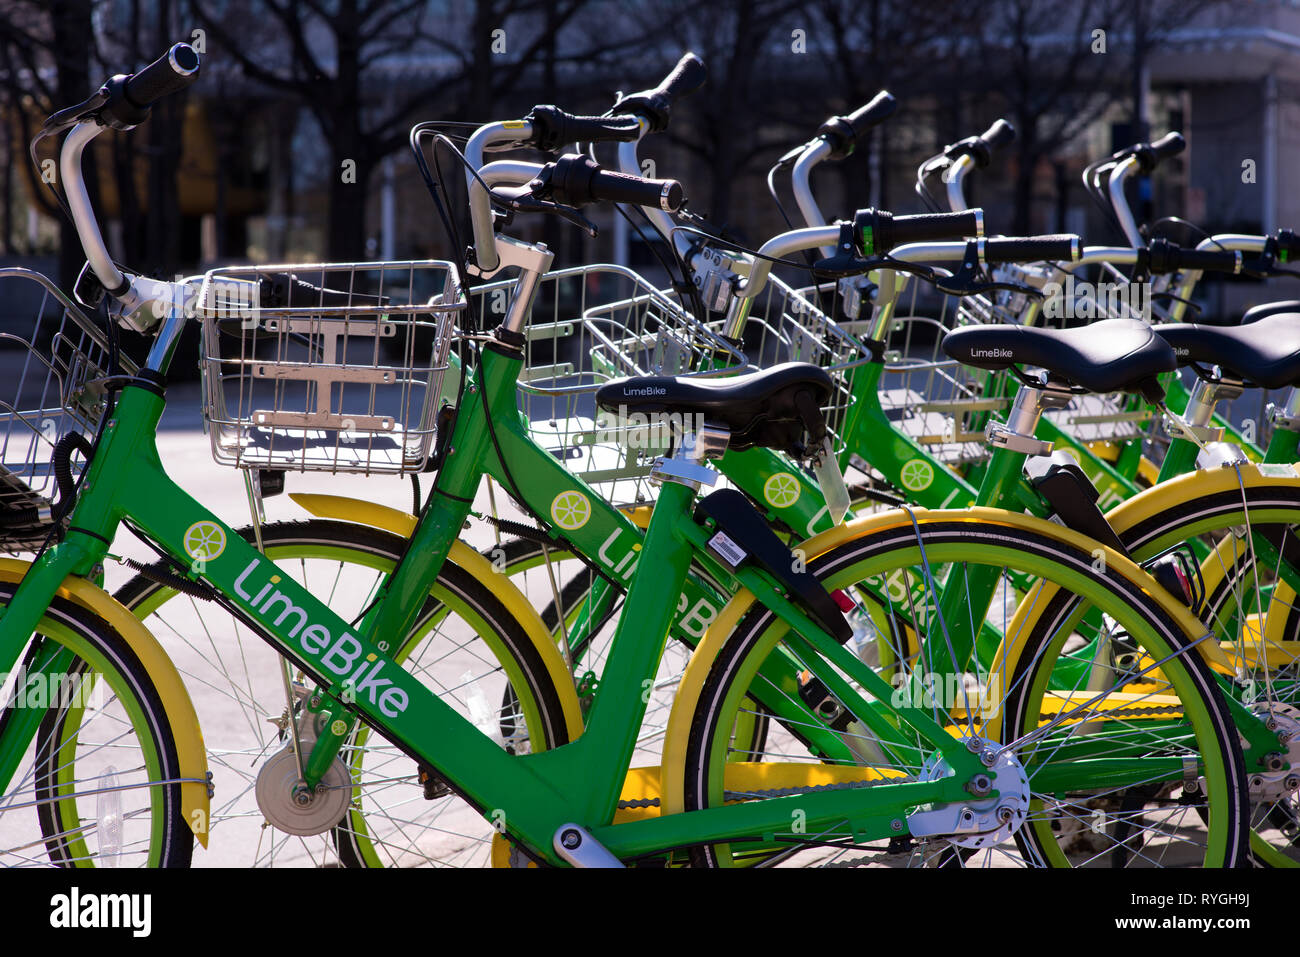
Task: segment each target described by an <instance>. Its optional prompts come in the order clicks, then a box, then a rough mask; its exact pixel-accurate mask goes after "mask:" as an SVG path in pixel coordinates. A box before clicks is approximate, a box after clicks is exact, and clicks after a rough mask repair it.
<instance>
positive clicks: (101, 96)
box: [45, 43, 200, 368]
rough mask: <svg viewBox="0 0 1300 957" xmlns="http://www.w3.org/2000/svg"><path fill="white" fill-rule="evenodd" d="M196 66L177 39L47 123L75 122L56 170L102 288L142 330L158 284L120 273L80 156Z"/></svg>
mask: <svg viewBox="0 0 1300 957" xmlns="http://www.w3.org/2000/svg"><path fill="white" fill-rule="evenodd" d="M199 65H200V59H199V55H198V53H197V52H195V50H194V48H193V47H191V46H190V45H189V44H186V43H177V44H175V45H174V46H172V48H171V49H170V50H168V51H167V52H166V53H165V54H163V55H162V56H160V57H159V58H158V59H157V60H155V61H154V62H153V63H150V64H149V65H148V66H146V67H145V68H144V69H142V70H140V71H139V72H137V73H135V74H133V75H130V76H122V75H118V76H114V77H111V78H110V79H109V80H108V81H107V82H106V83H105V84H104V85H103V86H102V87H101V88H100V90H99V91H98V92H97V93H96V94H95V96H93V97H91V99H90V100H88V101H86V103H85V104H83V107H85V109H84V110H83V109H82V108H81V107H74V108H72V109H71V110H62V111H60V112H59V113H56V114H55V115H54V116H52V117H50V119H49V120H47V121H46V124H45V132H47V133H48V132H52V131H57V129H58V128H59V127H60V126H63V125H72V124H75V125H73V127H72V131H71V132H70V133H69V134H68V135H67V137H66V138H65V139H64V141H63V146H62V147H61V149H60V151H59V173H60V175H61V176H62V178H63V190H64V194H65V196H66V198H67V203H68V210H69V212H70V213H71V215H72V221H73V224H74V225H75V226H76V229H77V237H78V238H79V239H80V240H81V245H82V248H83V250H84V251H85V253H86V261H87V263H89V265H90V268H91V270H92V271H93V272H94V274H95V276H96V278H98V280H99V282H100V283H101V284H102V285H103V287H104V289H105V290H106V291H107V292H109V293H111V294H112V295H113V296H115V297H116V298H117V299H118V300H120V301H121V303H122V305H123V308H124V310H126V314H127V315H128V317H129V318H130V321H131V324H132V325H134V326H136V328H140V329H142V330H143V328H146V327H148V326H152V324H153V321H152V320H154V319H156V318H157V317H143V318H141V316H142V315H143V314H142V312H141V310H142V308H143V306H144V305H145V303H146V301H147V300H148V298H149V296H150V295H155V294H156V287H157V285H158V284H157V283H153V282H149V283H148V287H149V288H148V290H145V289H144V286H143V284H142V285H141V286H140V288H137V286H136V285H135V284H134V283H133V277H129V276H126V275H124V274H123V273H122V271H121V270H120V269H118V268H117V266H116V265H114V263H113V258H112V256H110V255H109V252H108V247H107V246H106V245H105V243H104V237H103V235H102V234H101V233H100V230H99V223H98V221H97V220H96V218H95V210H94V207H92V206H91V203H90V195H89V194H88V193H87V191H86V183H85V179H84V177H83V175H82V170H81V157H82V154H83V152H84V151H85V148H86V146H87V145H88V144H89V143H90V142H91V141H92V140H93V139H94V138H95V137H96V136H98V135H99V134H100V133H101V132H103V131H104V129H105V128H106V127H113V128H115V129H123V130H125V129H130V128H132V127H134V126H137V125H139V124H140V123H142V122H144V121H145V120H146V119H148V117H149V108H150V107H151V106H152V105H153V104H154V103H156V102H158V101H159V100H160V99H162V98H163V97H165V96H168V95H170V94H172V93H175V92H177V91H179V90H182V89H184V88H185V87H187V86H189V84H191V83H192V82H194V80H195V79H196V78H197V76H198V72H199ZM151 368H152V367H151Z"/></svg>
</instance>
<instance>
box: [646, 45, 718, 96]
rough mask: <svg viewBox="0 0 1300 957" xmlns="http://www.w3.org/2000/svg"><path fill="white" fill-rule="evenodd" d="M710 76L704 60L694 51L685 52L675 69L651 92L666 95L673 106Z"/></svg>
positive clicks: (654, 94)
mask: <svg viewBox="0 0 1300 957" xmlns="http://www.w3.org/2000/svg"><path fill="white" fill-rule="evenodd" d="M708 78H709V71H708V70H707V69H706V68H705V66H704V61H703V60H701V59H700V58H699V57H697V56H696V55H695V54H694V53H684V54H682V58H681V59H680V60H678V61H677V65H676V66H675V67H673V71H672V72H671V73H669V74H668V75H667V76H666V77H664V81H663V82H662V83H660V84H659V85H658V86H657V87H655V88H654V89H653V90H650V91H649V92H650V94H651V95H652V96H662V97H664V98H665V99H666V100H667V101H668V105H669V106H671V105H672V104H673V103H675V102H677V101H678V100H680V99H681V98H682V97H684V96H689V95H690V94H692V93H694V92H695V91H696V90H698V89H699V88H700V87H702V86H703V85H704V81H705V80H707V79H708Z"/></svg>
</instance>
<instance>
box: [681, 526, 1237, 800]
mask: <svg viewBox="0 0 1300 957" xmlns="http://www.w3.org/2000/svg"><path fill="white" fill-rule="evenodd" d="M912 514H915V516H916V520H917V522H918V523H923V524H924V523H930V522H963V521H965V522H980V523H983V524H998V525H1003V526H1006V527H1016V528H1023V529H1025V530H1026V531H1029V532H1034V533H1037V534H1040V535H1047V536H1049V537H1052V538H1056V539H1057V540H1058V541H1062V542H1065V543H1068V544H1071V545H1074V546H1075V547H1077V548H1079V549H1082V550H1083V551H1084V552H1085V553H1093V552H1094V550H1095V549H1097V548H1099V547H1101V546H1099V545H1098V543H1097V542H1096V541H1094V540H1093V539H1091V538H1088V537H1087V536H1085V535H1082V534H1080V533H1079V532H1075V531H1072V530H1071V529H1068V528H1064V527H1062V526H1060V525H1057V524H1056V523H1054V522H1048V521H1046V520H1044V519H1039V518H1033V517H1031V516H1028V515H1020V514H1016V513H1012V512H1007V511H1003V510H1001V509H989V508H967V509H961V510H934V511H930V510H926V509H920V508H918V509H914V510H912ZM911 522H912V519H911V515H910V514H909V513H907V512H902V511H890V512H882V513H880V514H878V515H868V516H866V517H863V518H860V519H855V520H854V521H852V522H848V523H847V524H844V525H837V526H836V527H835V528H832V529H829V530H827V531H825V532H822V533H821V534H819V535H814V536H813V537H812V538H810V539H808V540H807V541H805V542H803V543H802V544H801V545H799V546H797V547H798V548H799V549H800V550H802V551H803V553H804V555H805V556H806V558H805V561H807V562H811V561H812V560H813V559H815V558H817V557H818V556H820V555H823V554H825V553H826V552H828V551H830V550H831V549H832V548H836V547H838V546H840V545H843V544H845V543H846V542H850V541H854V540H856V539H859V538H863V537H865V536H867V535H871V534H873V533H876V532H881V531H884V530H886V529H891V528H896V527H898V526H900V525H907V526H910V525H911ZM1102 551H1103V552H1104V555H1105V562H1106V569H1107V571H1108V572H1109V573H1111V574H1116V575H1120V576H1122V577H1124V578H1126V579H1127V580H1129V581H1130V582H1132V583H1134V584H1136V585H1138V587H1140V588H1141V589H1142V590H1143V591H1144V592H1146V593H1147V594H1148V595H1150V596H1151V597H1152V598H1153V599H1154V600H1155V601H1156V602H1157V603H1158V604H1159V605H1160V607H1161V609H1162V610H1163V611H1165V612H1166V613H1167V614H1168V615H1169V616H1170V617H1171V618H1172V619H1173V620H1174V621H1175V622H1176V623H1177V625H1178V626H1179V627H1180V628H1181V629H1182V630H1183V633H1184V634H1186V635H1188V636H1189V637H1192V638H1196V637H1200V636H1201V635H1203V634H1204V633H1205V627H1204V626H1203V625H1202V624H1201V623H1200V622H1199V621H1198V620H1197V619H1196V617H1195V616H1194V615H1192V613H1191V612H1190V611H1189V610H1188V609H1187V608H1186V607H1184V606H1183V604H1182V603H1181V602H1180V601H1178V600H1177V599H1176V598H1174V596H1173V595H1171V594H1169V593H1168V592H1167V591H1165V590H1164V589H1163V588H1160V587H1159V586H1157V585H1156V584H1155V582H1154V580H1153V579H1152V578H1151V577H1150V576H1149V575H1147V573H1146V572H1145V571H1143V570H1142V569H1141V568H1140V567H1139V566H1138V565H1136V564H1135V563H1134V562H1133V561H1131V560H1130V559H1128V558H1125V557H1124V556H1123V555H1121V554H1119V552H1116V551H1114V550H1113V549H1110V548H1104V547H1102ZM1048 587H1051V588H1055V587H1056V586H1048ZM1042 597H1043V598H1046V597H1049V596H1048V595H1043V596H1042ZM753 604H754V595H753V593H752V592H750V591H748V590H743V591H740V592H738V593H737V594H736V595H734V596H733V597H732V599H731V601H729V602H728V603H727V605H726V607H724V608H723V609H722V611H721V613H720V614H719V615H718V617H717V618H716V619H715V620H714V621H713V624H711V625H710V626H709V629H708V631H707V632H705V635H704V639H703V641H701V642H700V644H699V645H698V646H697V647H696V649H695V653H694V654H693V655H692V656H691V659H690V661H689V662H688V663H687V666H686V671H685V673H684V674H683V675H682V681H681V684H680V685H679V686H678V688H677V697H676V699H675V700H674V702H673V710H672V712H671V713H670V714H669V716H668V729H667V732H666V734H665V736H664V758H663V772H662V773H663V781H662V783H661V786H660V793H661V794H662V811H663V813H664V814H677V813H680V812H682V811H683V810H685V807H684V785H685V775H686V746H687V742H688V738H689V735H690V730H691V723H692V719H693V718H694V715H695V709H696V705H697V703H698V701H699V697H700V695H701V693H702V692H703V690H704V682H705V680H706V679H707V678H708V675H709V671H710V669H711V668H712V666H713V661H714V659H715V658H716V657H717V655H718V652H719V651H720V650H721V649H722V646H723V644H724V643H725V642H726V640H727V638H728V637H729V636H730V635H731V633H732V631H734V630H735V628H736V626H737V625H738V624H739V623H740V621H741V619H742V618H743V617H744V616H745V614H746V613H747V612H748V611H749V610H750V608H751V607H752V606H753ZM1027 606H1028V607H1030V608H1033V609H1041V608H1043V607H1045V606H1046V602H1044V601H1042V600H1041V599H1040V600H1039V601H1037V602H1029V601H1024V602H1022V603H1021V605H1020V608H1019V609H1018V610H1017V616H1016V619H1014V620H1013V621H1012V624H1011V627H1010V628H1009V629H1008V631H1009V632H1010V633H1012V634H1026V633H1027V632H1026V630H1025V629H1023V628H1018V627H1017V626H1018V625H1023V624H1024V623H1025V621H1026V620H1027V617H1022V616H1026V611H1025V609H1026V607H1027ZM1034 613H1036V612H1029V613H1028V614H1034ZM1196 648H1197V650H1198V651H1199V652H1201V654H1202V656H1203V657H1205V658H1206V660H1207V662H1209V664H1210V666H1211V667H1213V668H1215V669H1216V670H1218V671H1222V672H1226V673H1229V674H1231V673H1232V668H1231V665H1230V663H1229V662H1228V660H1227V658H1226V657H1225V656H1224V654H1223V651H1222V650H1221V649H1220V648H1219V647H1218V645H1217V644H1215V643H1212V642H1208V641H1202V642H1201V643H1200V644H1198V645H1197V646H1196ZM1022 650H1023V643H1022V642H1013V643H1012V644H1011V645H1010V646H1008V645H1007V644H1006V643H1004V644H1003V645H1002V647H1000V648H999V649H998V653H997V658H996V662H995V664H994V668H995V669H1002V668H1005V669H1006V670H1007V671H1008V672H1011V671H1014V669H1015V667H1016V664H1017V661H1018V660H1019V656H1020V653H1021V651H1022Z"/></svg>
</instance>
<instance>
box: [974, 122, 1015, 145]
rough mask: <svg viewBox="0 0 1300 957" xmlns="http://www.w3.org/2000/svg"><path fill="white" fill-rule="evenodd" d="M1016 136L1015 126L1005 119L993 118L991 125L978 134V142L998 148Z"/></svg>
mask: <svg viewBox="0 0 1300 957" xmlns="http://www.w3.org/2000/svg"><path fill="white" fill-rule="evenodd" d="M1015 138H1016V128H1015V127H1014V126H1012V125H1011V124H1010V123H1008V122H1007V121H1006V120H994V121H993V125H992V126H990V127H989V128H988V129H987V130H985V131H984V132H983V133H981V134H980V135H979V139H980V142H981V143H983V144H984V145H985V146H987V147H988V148H989V150H990V151H992V150H1000V149H1002V147H1004V146H1006V145H1007V144H1008V143H1010V142H1011V141H1012V140H1014V139H1015Z"/></svg>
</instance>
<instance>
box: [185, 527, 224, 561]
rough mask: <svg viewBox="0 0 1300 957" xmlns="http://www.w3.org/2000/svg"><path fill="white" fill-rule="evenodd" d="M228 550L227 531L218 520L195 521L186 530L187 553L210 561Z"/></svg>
mask: <svg viewBox="0 0 1300 957" xmlns="http://www.w3.org/2000/svg"><path fill="white" fill-rule="evenodd" d="M225 550H226V533H225V532H224V531H222V529H221V526H220V525H218V524H217V523H216V522H195V523H194V524H193V525H191V526H190V527H189V528H187V529H186V530H185V554H187V555H189V556H190V558H193V559H194V560H195V561H200V562H210V561H212V560H213V559H215V558H216V557H217V556H218V555H220V554H221V553H222V552H224V551H225Z"/></svg>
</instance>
